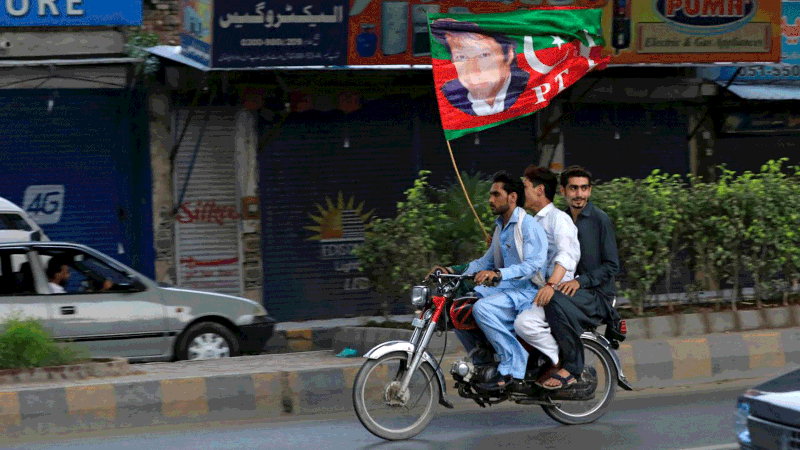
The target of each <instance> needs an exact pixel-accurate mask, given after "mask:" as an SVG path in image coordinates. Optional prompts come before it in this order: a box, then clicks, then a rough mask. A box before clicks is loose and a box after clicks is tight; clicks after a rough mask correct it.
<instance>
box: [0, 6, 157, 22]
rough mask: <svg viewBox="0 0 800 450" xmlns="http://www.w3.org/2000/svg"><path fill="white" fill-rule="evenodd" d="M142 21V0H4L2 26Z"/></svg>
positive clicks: (1, 17)
mask: <svg viewBox="0 0 800 450" xmlns="http://www.w3.org/2000/svg"><path fill="white" fill-rule="evenodd" d="M141 24H142V0H113V1H110V0H5V1H3V2H0V27H60V26H64V27H67V26H69V27H74V26H123V25H133V26H138V25H141Z"/></svg>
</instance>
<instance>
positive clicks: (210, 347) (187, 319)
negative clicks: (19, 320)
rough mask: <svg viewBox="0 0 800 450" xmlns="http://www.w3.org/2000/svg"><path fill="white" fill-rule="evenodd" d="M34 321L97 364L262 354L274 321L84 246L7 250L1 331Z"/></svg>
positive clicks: (25, 245)
mask: <svg viewBox="0 0 800 450" xmlns="http://www.w3.org/2000/svg"><path fill="white" fill-rule="evenodd" d="M14 314H16V315H21V316H22V317H23V318H34V319H36V320H39V321H41V323H42V324H43V325H44V326H45V327H46V328H47V329H48V330H49V331H50V332H51V333H52V334H53V336H54V337H55V338H56V340H58V341H71V342H79V343H81V344H83V345H85V346H87V347H88V348H89V351H90V352H91V354H92V356H94V357H108V356H121V357H126V358H128V359H129V360H131V361H163V360H172V359H211V358H221V357H227V356H237V355H239V354H241V353H242V352H260V351H261V350H262V349H263V348H264V345H265V344H266V342H267V340H268V339H269V338H270V337H271V336H272V333H273V330H274V327H275V320H274V319H273V318H271V317H270V316H269V315H268V314H267V311H266V310H265V309H264V307H263V306H261V305H260V304H258V303H256V302H253V301H251V300H247V299H244V298H239V297H233V296H230V295H222V294H213V293H208V292H199V291H191V290H187V289H179V288H175V287H168V286H164V285H160V284H159V283H156V282H155V281H152V280H150V279H148V278H147V277H145V276H144V275H141V274H139V273H137V272H136V271H134V270H133V269H131V268H129V267H127V266H125V265H124V264H121V263H120V262H118V261H115V260H114V259H112V258H110V257H108V256H106V255H104V254H102V253H100V252H97V251H95V250H92V249H91V248H88V247H86V246H83V245H79V244H72V243H63V242H16V243H0V323H2V322H3V321H4V320H5V319H6V318H7V317H9V316H11V315H14Z"/></svg>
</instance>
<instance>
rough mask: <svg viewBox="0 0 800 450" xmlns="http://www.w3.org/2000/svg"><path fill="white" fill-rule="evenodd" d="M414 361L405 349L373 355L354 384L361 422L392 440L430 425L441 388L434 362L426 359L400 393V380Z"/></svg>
mask: <svg viewBox="0 0 800 450" xmlns="http://www.w3.org/2000/svg"><path fill="white" fill-rule="evenodd" d="M409 364H410V360H409V358H408V354H407V353H405V352H392V353H389V354H386V355H383V356H382V357H380V358H378V359H370V360H368V361H367V362H365V363H364V365H363V366H361V369H360V370H359V371H358V374H357V375H356V378H355V383H354V384H353V406H354V408H355V411H356V416H358V420H359V421H361V424H362V425H364V427H365V428H366V429H367V430H369V432H370V433H372V434H374V435H375V436H378V437H380V438H383V439H387V440H390V441H395V440H402V439H409V438H412V437H414V436H416V435H418V434H419V433H421V432H422V430H424V429H425V427H427V426H428V424H429V423H430V421H431V419H433V414H434V412H435V408H436V405H437V404H438V403H439V395H440V392H441V390H440V389H441V388H440V386H439V379H438V378H437V377H436V373H435V371H434V369H433V367H431V365H430V364H428V363H426V362H424V361H423V362H422V363H421V364H420V366H419V368H418V369H417V370H416V372H415V373H414V375H413V376H412V377H411V382H410V383H409V385H408V389H407V391H405V392H401V393H400V395H397V394H398V390H397V389H398V387H399V384H400V380H402V378H403V375H404V374H405V373H406V368H407V367H408V365H409Z"/></svg>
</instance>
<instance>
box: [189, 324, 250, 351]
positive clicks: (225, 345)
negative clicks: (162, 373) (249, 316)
mask: <svg viewBox="0 0 800 450" xmlns="http://www.w3.org/2000/svg"><path fill="white" fill-rule="evenodd" d="M176 354H177V359H219V358H227V357H229V356H239V339H238V338H237V337H236V336H235V335H234V334H233V333H232V332H231V330H229V329H228V328H227V327H225V326H224V325H220V324H218V323H214V322H201V323H198V324H195V325H193V326H192V327H191V328H189V329H188V330H186V332H185V333H184V334H183V338H181V340H180V342H179V345H178V349H177V352H176Z"/></svg>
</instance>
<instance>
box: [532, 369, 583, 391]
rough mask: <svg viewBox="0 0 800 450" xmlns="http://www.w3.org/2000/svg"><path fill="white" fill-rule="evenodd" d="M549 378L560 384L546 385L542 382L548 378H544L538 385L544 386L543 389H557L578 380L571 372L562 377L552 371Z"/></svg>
mask: <svg viewBox="0 0 800 450" xmlns="http://www.w3.org/2000/svg"><path fill="white" fill-rule="evenodd" d="M549 379H550V380H556V381H560V382H561V385H559V386H548V385H546V384H544V383H546V382H547V381H548V380H545V381H544V383H542V384H541V385H540V386H541V387H542V388H544V389H547V390H548V391H557V390H559V389H564V388H565V387H567V386H571V385H573V384H575V383H577V382H578V380H577V379H575V375H573V374H569V375H568V376H566V377H562V376H561V375H559V374H557V373H554V374H553V375H552V376H551V377H550V378H549Z"/></svg>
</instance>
